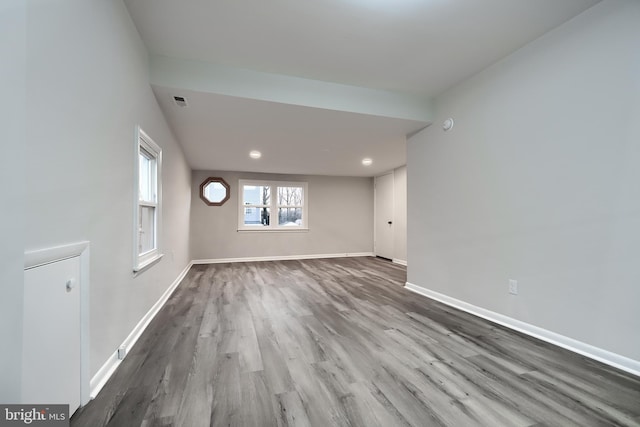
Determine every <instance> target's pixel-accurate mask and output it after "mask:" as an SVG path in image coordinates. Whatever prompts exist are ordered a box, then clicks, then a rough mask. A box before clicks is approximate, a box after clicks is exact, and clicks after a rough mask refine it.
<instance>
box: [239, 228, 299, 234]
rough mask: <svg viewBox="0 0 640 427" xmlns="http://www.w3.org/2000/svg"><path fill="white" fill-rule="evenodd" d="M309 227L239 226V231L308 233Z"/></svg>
mask: <svg viewBox="0 0 640 427" xmlns="http://www.w3.org/2000/svg"><path fill="white" fill-rule="evenodd" d="M308 232H309V229H308V228H258V227H256V228H255V229H252V228H238V233H308Z"/></svg>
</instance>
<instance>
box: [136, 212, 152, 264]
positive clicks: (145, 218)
mask: <svg viewBox="0 0 640 427" xmlns="http://www.w3.org/2000/svg"><path fill="white" fill-rule="evenodd" d="M155 216H156V208H155V207H153V206H140V207H139V211H138V217H139V223H138V233H139V235H140V236H139V238H138V245H139V247H138V253H140V254H143V253H145V252H149V251H150V250H153V249H155V247H156V241H155V240H156V239H155V237H156V236H155V233H154V230H155V222H156V219H155Z"/></svg>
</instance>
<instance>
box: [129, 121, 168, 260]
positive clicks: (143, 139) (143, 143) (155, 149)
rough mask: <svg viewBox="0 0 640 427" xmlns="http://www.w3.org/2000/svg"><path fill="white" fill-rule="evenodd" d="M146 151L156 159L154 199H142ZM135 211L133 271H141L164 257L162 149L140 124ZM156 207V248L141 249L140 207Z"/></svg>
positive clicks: (153, 173)
mask: <svg viewBox="0 0 640 427" xmlns="http://www.w3.org/2000/svg"><path fill="white" fill-rule="evenodd" d="M143 151H144V152H146V153H147V154H149V155H151V156H152V157H153V158H154V159H155V168H154V169H155V170H154V171H152V176H151V181H152V187H155V194H154V195H153V196H154V197H153V200H141V195H140V155H141V154H142V153H143ZM134 165H135V166H134V182H135V187H134V192H133V193H134V204H133V205H134V213H133V254H134V259H133V271H134V272H138V271H141V270H143V269H145V268H147V267H149V266H150V265H152V264H153V263H155V262H156V261H158V260H160V258H162V254H161V253H160V229H161V228H160V225H161V223H162V222H161V218H162V149H161V148H160V146H158V144H156V143H155V142H154V141H153V139H151V138H150V137H149V135H147V134H146V133H145V132H144V131H143V130H142V129H141V128H140V126H136V144H135V161H134ZM142 206H147V207H150V206H151V207H153V208H154V224H153V241H154V243H155V245H154V248H152V249H151V250H149V251H146V252H141V250H140V226H139V224H140V207H142Z"/></svg>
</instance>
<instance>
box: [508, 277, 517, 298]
mask: <svg viewBox="0 0 640 427" xmlns="http://www.w3.org/2000/svg"><path fill="white" fill-rule="evenodd" d="M509 293H510V294H511V295H518V281H517V280H513V279H509Z"/></svg>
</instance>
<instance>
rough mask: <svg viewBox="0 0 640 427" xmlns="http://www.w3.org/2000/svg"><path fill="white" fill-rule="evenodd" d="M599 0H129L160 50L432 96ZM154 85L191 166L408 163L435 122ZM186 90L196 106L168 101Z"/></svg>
mask: <svg viewBox="0 0 640 427" xmlns="http://www.w3.org/2000/svg"><path fill="white" fill-rule="evenodd" d="M597 2H598V0H482V1H478V0H317V1H315V0H314V1H301V0H272V1H264V0H243V1H239V0H209V1H205V0H197V1H196V0H181V1H176V0H125V3H126V4H127V7H128V8H129V11H130V14H131V16H132V19H133V21H134V23H135V25H136V27H137V28H138V31H139V32H140V34H141V37H142V39H143V41H144V43H145V45H146V46H147V48H148V50H149V52H150V54H151V55H152V56H153V55H162V56H166V57H171V58H177V59H183V60H196V61H201V62H206V63H212V64H218V65H223V66H228V67H236V68H238V69H247V70H255V71H262V72H267V73H275V74H282V75H285V76H296V77H302V78H306V79H314V80H319V81H323V82H334V83H341V84H345V85H351V86H358V87H364V88H370V89H378V90H384V91H394V92H399V93H406V94H411V95H413V96H415V95H419V96H423V97H425V98H428V97H433V96H435V95H437V94H439V93H441V92H442V91H444V90H446V89H447V88H448V87H450V86H452V85H454V84H456V83H457V82H459V81H461V80H463V79H465V78H467V77H469V76H471V75H473V74H475V73H477V72H478V71H480V70H482V69H483V68H485V67H487V66H489V65H490V64H492V63H494V62H495V61H497V60H499V59H500V58H502V57H504V56H506V55H508V54H509V53H511V52H513V51H514V50H516V49H517V48H519V47H521V46H522V45H524V44H526V43H527V42H529V41H531V40H533V39H535V38H537V37H539V36H540V35H542V34H544V33H545V32H547V31H549V30H551V29H553V28H555V27H556V26H558V25H560V24H561V23H563V22H565V21H567V20H568V19H570V18H572V17H573V16H575V15H577V14H579V13H580V12H582V11H584V10H586V9H587V8H589V7H590V6H592V5H594V4H595V3H597ZM152 71H153V70H152ZM153 87H154V91H155V93H156V96H157V97H158V100H159V101H160V104H161V106H162V109H163V111H164V113H165V115H166V116H167V119H168V121H169V122H170V124H171V126H172V127H173V130H174V132H175V134H176V136H177V138H178V139H179V140H180V142H181V144H182V145H183V148H184V150H185V153H186V155H187V158H188V161H189V162H190V165H191V166H192V167H193V168H194V169H233V170H252V171H263V172H279V173H301V172H302V173H317V174H332V175H333V174H336V175H369V176H370V175H374V174H376V173H379V172H382V171H383V170H388V169H391V168H393V167H395V166H398V165H401V164H403V163H404V162H405V161H406V159H405V153H404V143H403V141H404V137H405V135H406V133H408V132H412V131H415V130H417V129H419V128H420V127H423V126H424V125H426V124H428V123H429V122H430V119H431V117H426V116H425V117H424V119H423V120H421V121H415V120H407V119H406V118H402V117H400V118H398V117H396V118H387V119H385V118H383V117H376V116H371V115H370V116H364V115H363V114H358V113H357V112H346V111H343V112H337V111H328V110H326V109H324V110H323V109H319V108H310V107H308V106H307V107H304V106H294V105H283V104H282V103H276V102H266V101H264V100H262V101H259V100H251V99H246V97H244V98H245V99H241V98H237V97H236V98H234V97H233V96H228V95H229V94H228V93H226V94H225V96H222V95H220V93H212V92H210V91H206V90H201V91H198V92H194V91H188V90H186V89H193V88H192V87H178V86H172V89H169V88H168V87H163V86H161V85H158V84H155V85H154V86H153ZM181 94H182V95H184V96H187V98H188V100H189V104H190V106H189V107H188V109H181V110H177V109H176V108H174V106H173V105H172V104H171V102H170V100H171V96H173V95H181ZM399 141H400V142H399ZM250 148H257V149H261V151H262V152H263V154H264V157H263V158H262V159H261V160H260V162H255V161H254V162H251V161H250V159H249V158H248V156H247V154H246V153H247V150H248V149H250ZM324 150H328V151H324ZM323 153H324V154H323ZM365 156H371V157H372V158H374V162H375V163H374V165H376V166H375V167H372V168H370V169H368V170H366V171H363V170H362V167H361V165H360V163H359V161H360V160H361V158H362V157H365ZM378 156H380V157H378Z"/></svg>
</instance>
